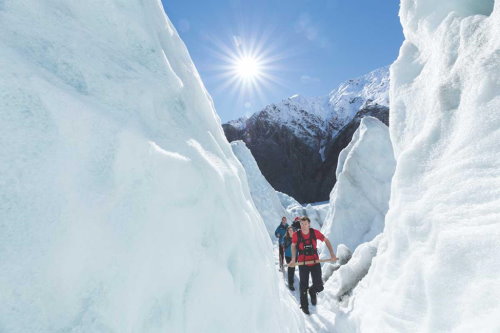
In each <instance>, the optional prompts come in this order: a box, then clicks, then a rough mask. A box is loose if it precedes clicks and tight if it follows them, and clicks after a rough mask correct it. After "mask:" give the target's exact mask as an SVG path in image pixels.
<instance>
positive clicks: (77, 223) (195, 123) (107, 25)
mask: <svg viewBox="0 0 500 333" xmlns="http://www.w3.org/2000/svg"><path fill="white" fill-rule="evenodd" d="M0 128H1V129H2V130H1V131H0V142H2V144H1V146H0V161H2V162H1V163H0V258H1V260H0V304H2V306H1V307H0V331H5V332H54V331H75V332H97V331H109V332H160V331H162V332H165V331H172V332H200V331H203V332H229V331H232V332H234V331H236V330H237V331H247V332H258V331H260V332H271V331H274V332H277V331H301V327H303V322H302V319H300V318H301V317H300V316H298V315H297V314H296V312H297V310H298V309H296V308H295V307H290V306H288V305H287V304H288V301H287V300H286V297H287V296H285V295H282V294H283V291H282V290H281V289H280V287H279V284H278V277H277V275H276V272H275V270H274V264H273V258H272V246H271V242H270V241H269V237H268V235H267V233H266V230H265V227H264V224H263V222H262V219H261V218H260V216H259V214H258V213H257V211H256V209H255V206H254V204H253V202H252V200H251V198H250V194H249V189H248V185H247V184H246V182H244V181H242V179H245V174H244V171H243V169H242V167H241V165H240V164H239V163H238V162H237V160H236V158H235V156H234V154H233V153H232V151H231V147H230V145H229V144H228V143H227V141H226V140H225V138H224V134H223V132H222V129H221V126H220V121H219V119H218V117H217V115H216V114H215V111H214V109H213V104H212V102H211V99H210V97H209V96H208V94H207V92H206V90H205V88H204V87H203V85H202V83H201V80H200V78H199V75H198V73H197V71H196V69H195V67H194V65H193V64H192V62H191V59H190V57H189V55H188V52H187V50H186V48H185V46H184V44H183V42H182V41H181V40H180V38H179V36H178V35H177V33H176V31H175V29H174V28H173V27H172V25H171V23H170V22H169V20H168V18H166V16H165V15H164V12H163V9H162V8H161V4H160V2H159V1H156V0H143V1H139V0H131V1H118V0H103V1H99V2H95V1H63V0H49V1H35V0H4V1H0ZM235 222H237V223H235ZM239 235H245V237H236V236H239ZM249 262H251V263H252V264H251V265H248V263H249ZM263 276H265V277H266V278H265V279H263V278H262V277H263ZM262 295H267V297H265V298H264V297H262ZM242 323H245V325H241V324H242Z"/></svg>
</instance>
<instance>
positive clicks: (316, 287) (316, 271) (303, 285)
mask: <svg viewBox="0 0 500 333" xmlns="http://www.w3.org/2000/svg"><path fill="white" fill-rule="evenodd" d="M309 274H311V277H312V286H311V287H310V288H309ZM299 276H300V305H301V307H302V308H307V306H308V303H309V302H308V301H307V289H308V288H309V291H310V292H311V293H319V292H321V291H323V289H324V288H323V279H322V277H321V265H320V264H316V265H313V266H306V265H303V266H299Z"/></svg>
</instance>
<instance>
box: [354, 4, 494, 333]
mask: <svg viewBox="0 0 500 333" xmlns="http://www.w3.org/2000/svg"><path fill="white" fill-rule="evenodd" d="M400 16H401V22H402V25H403V29H404V34H405V37H406V40H405V42H404V43H403V45H402V47H401V50H400V54H399V57H398V59H397V61H396V62H395V63H394V64H393V65H392V67H391V90H390V101H391V102H390V103H391V105H390V110H391V113H390V119H391V122H390V131H391V139H392V141H393V144H394V149H395V156H396V160H397V167H396V171H395V175H394V178H393V184H392V193H391V200H390V209H389V211H388V214H387V217H386V227H385V231H384V235H383V237H382V239H381V240H380V245H379V249H378V255H377V257H376V258H375V259H374V261H373V265H372V267H371V269H370V271H369V273H368V275H367V277H366V278H365V280H363V281H362V282H361V284H360V286H358V288H357V289H356V294H357V295H356V301H355V306H354V311H353V312H352V313H351V319H353V320H355V321H357V325H358V329H360V330H361V331H363V332H382V331H385V332H388V331H406V332H410V331H412V332H415V331H419V332H438V331H439V332H450V331H453V332H465V331H472V330H474V331H481V332H493V331H496V330H498V323H499V322H498V318H499V315H500V303H499V302H498V300H499V299H500V280H499V279H498V276H500V247H499V246H498V240H499V239H500V223H499V221H500V209H499V207H500V144H499V143H500V127H499V125H500V1H498V0H496V1H494V0H481V1H478V0H460V1H455V0H453V1H452V0H443V1H438V2H436V1H430V0H402V1H401V9H400Z"/></svg>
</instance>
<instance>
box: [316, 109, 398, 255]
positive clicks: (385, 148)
mask: <svg viewBox="0 0 500 333" xmlns="http://www.w3.org/2000/svg"><path fill="white" fill-rule="evenodd" d="M395 164H396V162H395V160H394V153H393V150H392V144H391V140H390V137H389V129H388V128H387V126H386V125H384V123H382V122H381V121H380V120H378V119H376V118H373V117H364V118H363V119H362V120H361V123H360V125H359V128H358V129H357V130H356V132H355V133H354V135H353V138H352V140H351V142H350V143H349V145H348V146H347V147H346V148H344V149H343V150H342V151H341V152H340V154H339V160H338V164H337V170H336V174H337V183H336V184H335V186H334V188H333V189H332V192H331V193H330V205H329V210H328V214H327V216H326V219H325V223H324V225H323V228H322V229H321V230H322V232H323V233H324V234H325V236H326V237H328V238H329V239H330V241H332V243H333V245H334V247H337V246H338V245H339V244H345V245H347V247H348V248H350V249H352V250H354V249H356V247H357V246H358V245H359V244H361V243H364V242H368V241H371V240H372V239H373V238H374V237H375V236H376V235H378V234H379V233H381V232H382V230H383V229H384V218H385V214H386V213H387V209H388V208H389V196H390V192H391V178H392V175H393V174H394V168H395ZM323 247H324V246H323ZM322 253H324V254H326V253H327V251H322Z"/></svg>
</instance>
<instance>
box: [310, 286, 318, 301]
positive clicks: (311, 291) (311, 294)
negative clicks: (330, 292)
mask: <svg viewBox="0 0 500 333" xmlns="http://www.w3.org/2000/svg"><path fill="white" fill-rule="evenodd" d="M309 296H311V304H312V305H316V303H318V299H317V297H316V292H315V291H314V289H312V288H309Z"/></svg>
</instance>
